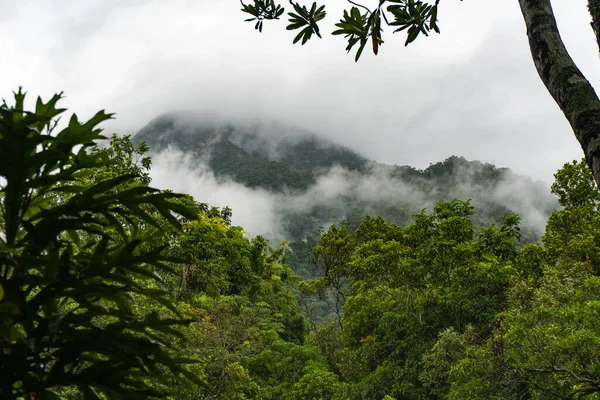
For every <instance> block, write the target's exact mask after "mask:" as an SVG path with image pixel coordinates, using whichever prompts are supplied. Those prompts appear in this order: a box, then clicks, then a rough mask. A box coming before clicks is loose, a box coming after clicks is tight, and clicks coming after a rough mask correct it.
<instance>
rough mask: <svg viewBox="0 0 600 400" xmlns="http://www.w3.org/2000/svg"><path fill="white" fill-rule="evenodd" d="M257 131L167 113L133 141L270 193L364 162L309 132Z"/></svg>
mask: <svg viewBox="0 0 600 400" xmlns="http://www.w3.org/2000/svg"><path fill="white" fill-rule="evenodd" d="M262 128H263V129H261V127H259V126H251V125H250V126H248V125H246V126H240V125H234V124H232V123H224V124H206V123H203V122H198V121H194V120H192V119H189V117H186V116H185V115H183V116H181V115H177V114H167V115H163V116H160V117H158V118H156V119H154V120H152V121H151V122H150V123H149V124H148V125H146V126H145V127H144V128H142V129H141V130H140V131H139V132H138V133H137V134H136V135H135V136H134V138H133V142H134V143H136V144H137V143H140V142H142V141H145V142H146V143H147V144H148V146H149V147H150V149H151V150H153V151H155V152H156V151H161V150H164V149H165V148H167V147H168V146H172V147H174V148H177V149H180V150H182V151H186V152H193V153H194V154H195V155H196V156H199V157H200V158H201V159H203V160H206V161H207V163H208V166H209V167H210V169H211V170H212V171H213V172H214V174H215V176H217V177H220V178H225V177H227V178H231V179H233V180H235V181H237V182H240V183H242V184H244V185H246V186H248V187H261V188H265V189H268V190H273V191H282V190H284V189H288V190H305V189H307V188H308V187H309V186H310V185H312V184H314V183H315V179H316V173H317V172H318V171H322V170H324V169H328V168H330V167H332V166H334V165H341V166H343V167H345V168H347V169H349V170H356V169H362V168H364V167H365V166H366V165H367V160H366V159H365V158H364V157H362V156H360V155H358V154H356V153H355V152H353V151H352V150H349V149H347V148H344V147H341V146H337V145H335V144H333V143H331V142H328V141H326V140H324V139H322V138H318V137H316V136H314V135H311V134H309V133H306V132H295V133H294V135H293V136H285V135H284V136H279V135H277V136H271V137H269V135H268V134H267V135H265V132H264V128H265V127H264V126H263V127H262ZM279 129H282V128H281V127H279ZM279 133H280V132H277V134H279Z"/></svg>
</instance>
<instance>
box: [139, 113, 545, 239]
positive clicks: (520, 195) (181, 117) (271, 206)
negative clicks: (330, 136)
mask: <svg viewBox="0 0 600 400" xmlns="http://www.w3.org/2000/svg"><path fill="white" fill-rule="evenodd" d="M141 141H146V143H147V144H148V145H149V146H150V149H151V152H152V153H153V154H152V155H153V168H152V178H153V184H154V185H156V186H157V187H161V188H169V189H172V190H175V191H180V192H185V193H189V194H191V195H193V196H194V197H195V198H198V199H202V200H203V201H206V202H208V203H210V204H213V205H216V206H230V207H231V208H232V209H233V210H234V214H233V222H234V224H237V225H241V226H243V227H244V228H245V229H246V230H247V231H248V233H250V234H252V235H255V234H262V235H264V236H266V237H268V238H270V239H272V240H281V239H286V240H292V241H293V240H298V239H302V238H304V237H306V235H309V234H311V233H313V232H314V231H315V230H319V229H324V228H327V227H328V226H329V225H331V224H332V223H342V222H344V223H347V224H349V225H352V226H355V225H356V224H358V222H359V221H360V220H361V219H362V217H363V216H365V215H372V216H382V217H384V219H386V220H387V221H388V222H394V223H398V224H402V225H404V224H406V223H408V222H410V221H411V218H412V215H413V214H415V213H417V212H419V211H420V210H422V209H423V208H428V209H429V208H431V207H432V206H433V205H434V204H435V203H436V202H438V201H449V200H452V199H453V198H457V199H462V200H467V199H471V200H472V204H473V205H474V206H475V207H476V214H475V216H474V222H475V223H476V224H477V225H485V224H489V223H494V222H497V221H498V220H499V218H501V217H502V216H503V215H506V214H509V213H516V214H519V215H520V216H521V217H522V224H521V226H522V229H523V233H524V238H525V239H528V240H536V239H539V237H540V236H541V234H542V232H543V229H544V226H545V224H546V220H547V218H548V216H549V215H550V213H551V212H552V211H553V210H555V209H556V208H557V202H556V198H555V197H554V196H553V195H551V194H550V190H549V187H548V186H547V185H545V184H544V183H541V182H534V181H532V180H531V179H530V178H528V177H525V176H520V175H516V174H514V173H513V172H512V171H511V170H509V169H508V168H498V167H496V166H494V165H491V164H487V163H482V162H479V161H468V160H466V159H464V158H462V157H456V156H452V157H450V158H448V159H446V160H445V161H442V162H438V163H435V164H430V165H429V167H427V168H426V169H424V170H417V169H415V168H412V167H410V166H396V165H385V164H380V163H377V162H374V161H369V160H367V159H366V158H365V157H363V156H361V155H360V154H358V153H357V152H355V151H353V150H351V149H348V148H346V147H343V146H340V145H337V144H335V143H333V142H331V141H328V140H325V139H323V138H320V137H319V136H317V135H315V134H312V133H309V132H306V131H303V130H300V129H290V128H287V127H284V126H281V125H278V124H275V123H264V122H256V121H236V122H227V121H224V120H220V119H219V118H216V117H214V116H211V115H200V116H198V115H196V116H194V115H191V114H169V115H163V116H161V117H159V118H156V119H155V120H153V121H152V122H150V123H149V124H148V125H147V126H146V127H144V128H143V129H142V130H141V131H140V132H139V133H138V134H137V135H136V136H135V137H134V142H138V143H139V142H141Z"/></svg>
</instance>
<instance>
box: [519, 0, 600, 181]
mask: <svg viewBox="0 0 600 400" xmlns="http://www.w3.org/2000/svg"><path fill="white" fill-rule="evenodd" d="M598 4H600V1H598V0H589V4H588V5H589V8H590V13H591V14H592V26H593V27H595V26H596V23H600V21H598V19H596V18H595V17H594V15H596V16H598V12H595V11H594V10H596V11H597V10H598V8H595V7H596V5H598ZM519 5H520V6H521V12H522V14H523V18H524V19H525V25H526V26H527V37H528V38H529V47H530V49H531V55H532V56H533V62H534V64H535V67H536V69H537V72H538V74H539V76H540V78H541V79H542V82H544V85H546V88H547V89H548V91H549V92H550V94H551V95H552V97H553V98H554V100H555V101H556V103H557V104H558V106H559V107H560V109H561V110H562V112H563V113H564V114H565V117H567V120H568V121H569V123H570V124H571V127H572V128H573V133H575V137H576V138H577V140H578V141H579V144H580V145H581V148H582V149H583V152H584V154H585V158H586V160H587V164H588V165H589V167H590V168H591V170H592V174H593V175H594V180H595V181H596V184H597V185H598V187H600V100H598V96H597V95H596V92H595V91H594V88H593V87H592V85H591V84H590V83H589V82H588V81H587V79H586V78H585V76H583V74H582V73H581V71H580V70H579V68H577V66H576V65H575V63H574V62H573V60H572V59H571V56H569V53H568V52H567V49H566V48H565V45H564V43H563V42H562V39H561V38H560V34H559V32H558V26H557V25H556V19H555V18H554V13H553V11H552V6H551V4H550V0H519ZM596 33H598V32H596ZM597 37H598V35H597Z"/></svg>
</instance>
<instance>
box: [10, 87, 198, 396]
mask: <svg viewBox="0 0 600 400" xmlns="http://www.w3.org/2000/svg"><path fill="white" fill-rule="evenodd" d="M60 98H61V95H55V96H54V97H52V99H50V101H48V102H47V103H44V102H42V100H41V99H38V100H37V102H36V106H35V111H27V110H26V109H25V108H24V100H25V94H24V93H22V92H21V91H20V90H19V92H17V93H15V103H14V105H10V106H9V105H7V104H6V103H5V104H4V105H3V106H2V107H0V176H1V177H2V178H3V182H2V186H1V195H2V196H1V199H0V205H1V207H0V209H1V212H2V219H1V221H2V238H1V240H0V285H1V286H2V287H3V289H4V290H3V291H4V293H3V297H2V299H1V300H0V354H2V357H0V395H1V397H2V398H6V399H10V398H22V397H28V398H56V395H55V394H53V392H54V391H56V390H60V389H61V388H65V387H69V386H71V387H76V388H77V389H78V390H79V391H80V392H81V393H83V395H85V397H86V398H101V396H107V397H110V398H115V397H118V396H125V395H126V396H127V397H128V398H148V397H159V396H161V395H163V394H164V393H166V392H167V389H168V388H167V387H165V386H164V385H162V384H161V382H163V381H162V379H161V374H159V373H158V372H159V371H165V372H168V374H166V375H167V376H171V377H173V376H185V377H186V378H189V379H193V380H196V382H198V383H199V381H198V379H196V378H195V377H194V376H192V375H191V374H189V372H188V371H187V370H186V369H185V368H184V367H183V364H185V363H186V362H187V360H185V359H178V358H174V357H172V356H171V354H170V353H169V352H168V350H167V348H168V347H165V346H168V345H169V343H170V339H171V338H173V337H177V336H181V335H180V333H179V332H178V331H177V330H176V327H177V326H179V325H182V324H185V323H186V321H185V320H184V319H182V318H180V316H179V313H178V312H177V310H176V309H175V308H174V307H173V306H172V305H171V303H170V301H169V299H168V293H167V292H165V291H163V290H161V289H159V285H160V281H159V279H158V278H157V276H156V275H155V273H154V272H155V271H157V270H162V271H169V267H168V265H167V264H166V262H167V261H168V260H169V258H167V257H166V256H164V255H163V254H162V249H161V248H155V249H152V250H151V251H148V252H144V253H142V252H140V251H139V248H140V244H141V243H142V236H140V231H139V230H140V227H141V225H142V224H146V225H148V226H155V227H158V226H160V223H159V221H158V219H157V218H156V217H155V216H153V215H151V214H148V213H147V211H146V209H145V208H150V209H152V210H153V211H154V212H155V213H156V214H158V215H162V216H163V217H164V218H165V219H166V221H168V222H170V223H171V224H173V225H174V226H179V222H178V221H177V219H176V218H175V217H174V216H173V213H178V214H180V215H185V216H191V215H190V213H189V212H188V211H187V210H186V209H185V208H184V207H181V206H180V205H179V204H177V203H173V202H172V201H171V200H172V199H174V198H177V197H179V195H177V194H173V193H161V192H159V191H157V190H155V189H151V188H148V187H146V186H134V187H130V188H129V189H127V190H122V191H117V188H118V187H119V186H120V185H126V184H128V183H131V182H134V181H136V180H137V179H143V177H140V176H137V175H120V176H114V177H110V178H108V177H107V178H106V179H102V180H99V181H97V182H92V183H90V181H89V179H88V178H89V177H90V174H92V173H94V171H97V169H98V168H102V167H104V166H108V165H110V161H109V160H108V159H107V157H105V156H106V154H103V153H102V152H94V151H89V149H90V147H91V146H93V145H94V143H95V142H96V141H98V140H101V139H103V137H102V136H101V135H100V131H101V130H100V129H98V128H97V125H98V124H99V123H101V122H103V121H105V120H107V119H109V118H110V115H109V114H106V113H104V112H103V111H101V112H99V113H97V114H96V115H95V116H94V117H92V118H91V119H90V120H89V121H87V122H84V123H82V122H79V120H78V119H77V117H76V116H75V115H73V116H72V117H71V118H70V120H69V123H68V124H67V126H66V127H65V128H64V129H62V130H60V131H59V132H58V133H55V132H53V129H54V128H55V126H56V123H55V122H54V121H55V118H56V117H57V116H58V115H60V114H61V113H62V112H64V110H63V109H59V108H57V107H56V104H57V103H58V101H59V100H60ZM159 234H160V233H159V231H157V230H153V231H152V235H159ZM134 298H139V299H144V300H145V301H150V302H155V303H156V304H162V305H164V306H166V307H168V308H169V309H170V310H171V315H170V316H169V317H167V318H159V317H158V316H157V315H156V313H154V312H150V313H145V314H138V313H137V312H136V310H135V309H136V301H134ZM151 376H152V377H154V378H155V379H154V382H153V384H152V385H150V384H149V383H148V381H147V379H148V378H149V377H151Z"/></svg>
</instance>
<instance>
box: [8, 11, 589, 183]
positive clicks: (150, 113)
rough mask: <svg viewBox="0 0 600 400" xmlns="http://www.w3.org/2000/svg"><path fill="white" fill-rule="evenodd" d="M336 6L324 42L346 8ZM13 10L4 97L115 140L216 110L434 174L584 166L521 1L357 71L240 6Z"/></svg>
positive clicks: (335, 51)
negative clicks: (14, 96)
mask: <svg viewBox="0 0 600 400" xmlns="http://www.w3.org/2000/svg"><path fill="white" fill-rule="evenodd" d="M330 3H331V4H329V3H328V7H329V14H328V16H327V18H326V19H325V20H324V21H323V27H322V29H323V32H324V33H327V32H330V31H331V30H333V25H334V23H335V22H336V21H337V20H338V19H339V18H340V10H341V8H342V7H343V6H344V5H345V4H346V3H345V2H330ZM552 4H553V7H554V9H555V13H556V16H557V19H558V23H559V27H560V30H561V35H562V37H563V39H564V41H565V43H566V45H567V47H568V48H569V50H570V52H571V55H572V57H573V58H574V60H575V61H576V62H577V64H578V65H579V66H580V68H581V69H582V70H583V72H584V73H585V74H586V76H587V77H588V79H589V80H590V81H591V82H592V83H600V68H598V50H597V44H596V43H595V41H594V35H593V33H592V31H591V28H590V26H589V19H590V18H589V16H588V15H587V10H586V1H585V0H553V2H552ZM0 5H1V6H2V14H1V15H0V21H1V23H0V48H1V49H2V54H1V55H0V59H1V61H2V66H3V73H2V74H0V97H3V98H7V99H9V97H10V94H11V91H12V90H15V89H16V88H17V87H18V86H19V85H22V86H23V87H24V88H25V89H26V90H28V91H29V93H30V96H31V97H32V99H33V98H34V96H37V95H41V96H42V97H43V98H46V99H47V98H49V97H50V96H51V95H52V94H53V93H55V92H59V91H64V92H65V94H66V96H67V97H66V99H65V100H64V102H63V104H62V106H64V107H68V108H69V109H70V110H71V111H74V112H77V113H78V114H79V115H80V116H81V117H82V118H86V117H89V116H91V115H93V114H94V113H95V112H96V111H97V110H100V109H106V110H107V111H108V112H115V113H116V119H115V120H114V121H111V122H110V123H108V124H106V125H105V126H106V128H107V130H108V131H109V132H110V133H112V131H115V132H118V133H121V134H133V133H135V132H136V131H138V130H139V129H140V128H141V127H142V126H143V125H144V124H146V123H147V122H148V121H150V120H151V119H152V118H154V117H155V116H157V115H160V114H162V113H165V112H177V111H180V110H194V111H199V110H207V112H208V113H209V114H219V115H223V116H225V117H226V118H227V119H230V118H233V117H239V118H267V119H276V120H279V121H283V123H284V124H286V125H289V126H300V127H303V128H304V129H306V130H309V131H311V132H316V133H318V134H319V135H322V136H326V137H327V138H329V139H330V140H332V141H334V142H336V143H342V144H344V145H346V146H348V147H350V148H352V149H355V150H360V151H361V152H362V153H364V154H365V155H366V156H367V157H368V158H369V159H372V160H376V161H378V162H384V163H388V164H408V165H413V166H415V167H417V168H425V167H427V165H428V164H429V163H431V162H437V161H439V160H443V159H445V158H447V157H448V156H450V155H452V154H456V155H461V156H465V157H466V158H468V159H479V160H483V161H486V162H490V163H495V164H498V165H503V166H507V167H510V168H511V169H513V170H514V171H516V172H518V173H520V174H523V175H529V176H532V177H533V178H534V179H540V180H542V181H544V182H546V183H550V182H551V181H552V173H553V172H555V171H556V170H557V169H558V168H559V167H560V166H561V165H562V164H563V163H564V162H565V161H568V160H571V159H578V158H580V155H581V149H580V148H579V146H578V144H577V142H576V140H575V138H574V137H573V134H572V132H571V129H570V127H569V125H568V123H567V122H566V120H565V118H564V116H563V115H562V113H561V112H560V110H559V109H558V107H557V106H556V105H555V104H554V102H553V101H552V99H551V98H550V96H549V95H548V93H547V92H546V89H545V88H544V86H543V85H542V84H541V82H540V79H539V77H538V76H537V73H536V72H535V68H534V67H533V63H532V61H531V56H530V54H529V48H528V45H527V40H526V36H525V28H524V24H523V21H522V17H521V15H520V11H519V7H518V3H517V1H516V0H513V1H509V0H503V1H499V0H472V1H464V2H461V1H458V0H456V1H450V0H448V1H444V2H443V4H442V5H441V6H442V7H441V9H440V12H439V18H440V27H441V29H442V34H441V35H432V36H431V37H430V38H420V39H419V40H417V41H416V42H415V43H414V44H412V45H410V46H409V47H407V48H405V47H404V46H403V41H404V37H403V36H402V35H392V34H391V29H387V28H386V31H385V35H386V36H385V38H384V39H385V44H384V45H383V46H382V47H381V49H380V53H379V55H378V56H377V57H375V56H373V55H372V54H368V52H365V54H364V56H363V59H362V60H361V61H360V62H359V63H354V62H353V55H352V54H346V53H345V52H344V47H345V43H344V41H343V39H342V38H340V37H332V36H331V35H328V34H325V35H324V38H323V39H322V40H319V39H315V40H312V41H311V42H310V43H308V44H307V45H305V46H300V45H293V44H292V43H291V42H292V38H293V36H294V33H292V32H287V31H286V30H285V21H281V22H280V23H268V24H267V23H266V24H265V29H264V32H263V33H262V34H259V33H258V32H255V31H254V29H253V26H252V24H248V23H244V22H243V20H244V18H245V16H244V15H243V14H242V13H241V12H240V4H239V2H236V1H221V2H219V1H212V0H194V1H192V0H175V1H170V2H146V1H138V0H132V1H127V2H124V1H120V0H106V1H103V2H92V1H76V0H20V1H8V0H0Z"/></svg>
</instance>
